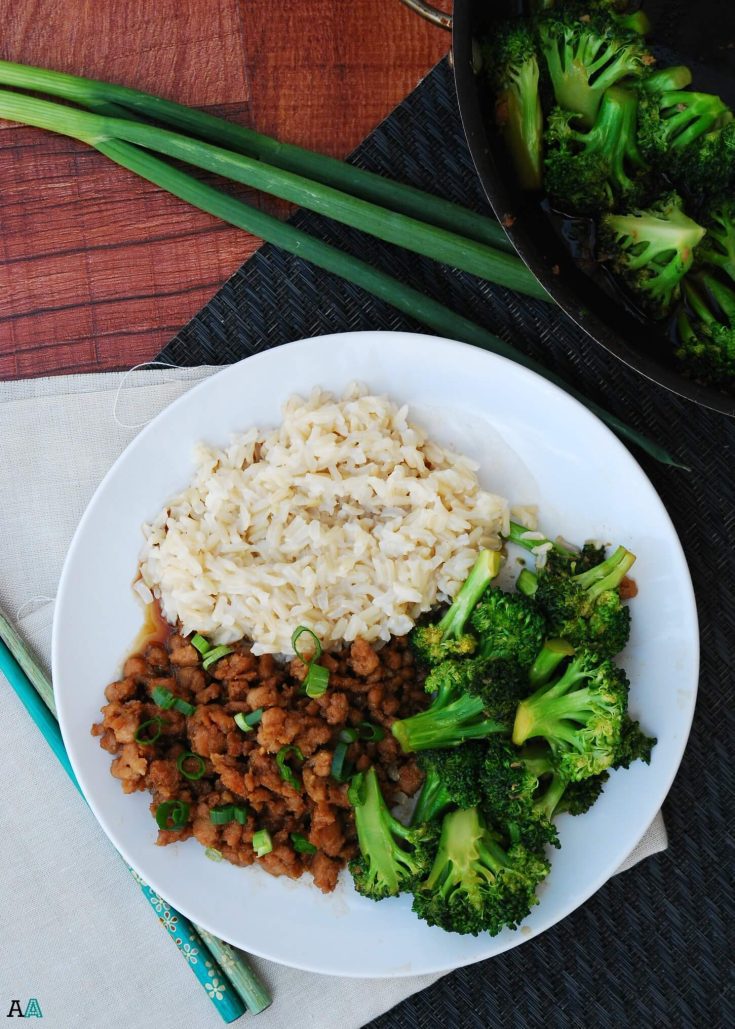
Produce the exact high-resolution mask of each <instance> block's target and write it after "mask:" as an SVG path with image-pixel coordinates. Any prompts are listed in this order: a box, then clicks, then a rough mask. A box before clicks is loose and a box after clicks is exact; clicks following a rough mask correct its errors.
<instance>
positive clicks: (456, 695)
mask: <svg viewBox="0 0 735 1029" xmlns="http://www.w3.org/2000/svg"><path fill="white" fill-rule="evenodd" d="M425 688H426V690H427V692H434V691H436V697H435V698H434V701H433V703H432V704H431V706H430V707H429V708H428V709H427V710H426V711H422V712H420V713H419V714H417V715H412V716H411V717H410V718H404V719H401V720H399V721H395V722H394V723H393V726H392V732H393V735H394V736H395V738H396V739H397V740H398V742H399V743H400V745H401V748H402V749H403V751H404V753H406V754H410V753H412V752H413V751H418V750H431V749H433V748H438V747H458V746H459V745H460V744H461V743H464V741H465V740H472V739H484V738H485V737H486V736H492V735H494V734H495V733H505V734H506V735H508V734H509V733H510V725H511V723H512V721H513V715H514V712H515V707H516V705H517V703H518V701H519V700H520V698H521V697H522V696H523V695H524V694H525V693H526V688H527V687H526V680H525V676H524V675H523V673H522V671H521V669H520V667H519V666H518V665H517V664H516V663H515V662H513V661H505V660H502V659H496V660H493V659H490V660H488V659H483V658H473V659H471V660H467V661H444V662H443V663H442V664H441V665H438V666H437V667H436V668H434V669H433V670H432V672H431V674H430V675H429V676H428V677H427V679H426V683H425Z"/></svg>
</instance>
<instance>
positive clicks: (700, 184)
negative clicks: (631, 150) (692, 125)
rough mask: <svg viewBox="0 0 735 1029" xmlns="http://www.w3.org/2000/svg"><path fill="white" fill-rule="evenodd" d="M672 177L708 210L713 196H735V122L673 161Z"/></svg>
mask: <svg viewBox="0 0 735 1029" xmlns="http://www.w3.org/2000/svg"><path fill="white" fill-rule="evenodd" d="M670 174H671V178H672V180H673V181H675V182H676V183H677V187H678V188H679V189H680V190H681V191H682V192H683V193H684V194H685V195H686V196H687V198H688V199H689V200H690V201H691V202H692V203H693V204H694V205H696V207H697V209H701V210H705V211H706V210H707V208H708V207H709V205H710V204H711V202H712V198H713V197H718V196H728V195H729V196H732V195H733V193H735V121H729V122H727V124H726V125H725V126H724V127H723V128H721V129H717V130H716V131H713V132H708V133H707V134H706V135H705V136H702V137H701V139H700V140H699V141H698V143H697V145H696V146H692V147H689V148H688V149H687V150H686V151H684V152H682V154H681V158H680V159H679V160H677V161H675V162H672V165H671V170H670Z"/></svg>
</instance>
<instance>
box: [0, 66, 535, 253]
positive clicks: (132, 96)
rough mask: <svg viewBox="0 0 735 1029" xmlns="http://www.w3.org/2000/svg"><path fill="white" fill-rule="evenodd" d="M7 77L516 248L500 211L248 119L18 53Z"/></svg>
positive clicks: (1, 70)
mask: <svg viewBox="0 0 735 1029" xmlns="http://www.w3.org/2000/svg"><path fill="white" fill-rule="evenodd" d="M0 84H2V85H6V86H14V87H15V88H18V89H29V90H32V91H34V92H39V93H48V94H50V95H52V96H58V97H63V98H64V99H65V100H71V101H72V102H74V103H76V104H80V105H81V106H83V107H88V108H89V109H91V110H94V111H97V112H99V113H100V114H109V115H113V116H118V117H119V116H124V113H125V109H127V110H128V111H134V112H135V113H136V114H138V115H143V116H144V117H146V118H150V119H152V120H153V121H156V122H161V123H163V124H165V125H171V126H173V127H174V128H177V129H180V130H182V131H183V132H186V133H189V134H191V135H194V136H197V137H198V138H199V139H204V140H208V141H209V142H211V143H215V144H216V145H217V146H221V147H225V148H226V149H228V150H235V151H237V152H238V153H242V154H246V155H248V156H249V157H252V158H255V159H256V160H259V161H265V162H267V163H268V164H271V165H274V166H275V167H276V168H283V169H284V170H286V171H291V172H295V173H296V174H298V175H304V176H306V177H307V178H310V179H314V180H315V181H316V182H321V183H323V184H324V185H327V186H332V187H333V188H334V189H340V190H343V191H344V192H346V193H349V194H351V195H352V196H354V197H361V198H362V199H363V200H367V201H370V202H371V203H373V204H379V205H382V206H384V207H387V208H389V209H390V210H392V211H397V212H399V213H401V214H405V215H408V216H409V217H411V218H417V219H419V220H420V221H422V222H428V223H430V224H431V225H435V226H437V227H439V228H443V229H447V230H449V231H450V232H453V233H459V234H460V235H462V236H465V237H466V238H467V239H472V240H475V241H476V242H478V243H486V244H487V245H488V246H491V247H496V248H498V249H500V250H505V251H506V252H507V253H509V254H515V250H514V248H513V246H512V244H511V243H510V242H509V240H508V237H507V236H506V234H505V232H504V231H503V229H502V228H501V226H500V225H499V224H498V223H497V222H496V221H495V219H494V218H488V217H485V216H483V215H481V214H477V213H476V212H475V211H470V210H468V209H467V208H465V207H461V206H460V205H459V204H453V203H451V202H450V201H448V200H443V199H442V198H441V197H437V196H435V195H434V194H433V193H425V192H424V191H423V190H420V189H416V188H415V187H414V186H407V185H405V184H404V183H401V182H394V181H392V180H391V179H388V178H385V177H384V176H382V175H378V174H376V173H375V172H370V171H366V170H365V169H363V168H358V167H356V166H355V165H351V164H346V163H344V162H342V161H339V160H337V159H336V158H334V157H326V156H324V155H323V154H317V153H314V152H313V151H311V150H306V149H304V148H303V147H299V146H294V145H293V144H290V143H279V142H278V140H275V139H271V138H270V137H269V136H265V135H263V134H262V133H260V132H255V131H254V130H253V129H249V128H246V127H245V126H244V125H236V124H235V123H233V122H229V121H226V120H225V119H224V118H217V117H215V116H214V115H211V114H207V113H205V112H203V111H196V110H194V109H192V108H190V107H184V106H183V105H181V104H177V103H174V102H172V101H171V100H164V99H163V98H162V97H157V96H153V95H152V94H150V93H143V92H141V91H140V90H137V89H129V88H128V87H126V86H118V85H114V84H112V83H108V82H98V81H96V80H94V79H85V78H82V77H80V76H77V75H67V74H65V73H63V72H57V71H50V70H49V69H47V68H34V67H32V66H30V65H24V64H14V63H12V62H11V61H0ZM120 105H122V107H121V106H120Z"/></svg>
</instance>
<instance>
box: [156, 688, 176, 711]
mask: <svg viewBox="0 0 735 1029" xmlns="http://www.w3.org/2000/svg"><path fill="white" fill-rule="evenodd" d="M151 700H152V701H153V703H154V704H157V705H158V707H162V708H163V710H164V711H168V709H169V708H170V707H173V706H174V701H175V700H176V697H175V696H174V695H173V693H172V692H171V690H168V689H166V687H165V686H156V687H155V688H154V689H153V690H151Z"/></svg>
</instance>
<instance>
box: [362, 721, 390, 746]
mask: <svg viewBox="0 0 735 1029" xmlns="http://www.w3.org/2000/svg"><path fill="white" fill-rule="evenodd" d="M357 728H358V731H359V733H360V739H361V740H370V741H372V742H374V743H378V742H379V741H380V740H384V739H385V730H384V729H382V728H381V727H380V726H379V725H373V723H372V722H360V724H359V725H358V727H357Z"/></svg>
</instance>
